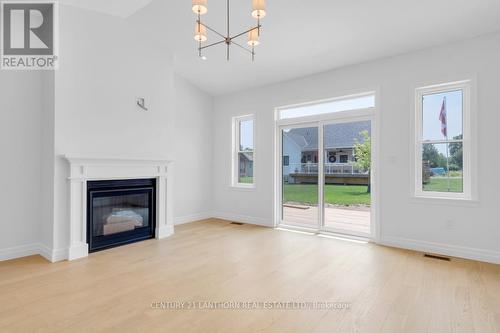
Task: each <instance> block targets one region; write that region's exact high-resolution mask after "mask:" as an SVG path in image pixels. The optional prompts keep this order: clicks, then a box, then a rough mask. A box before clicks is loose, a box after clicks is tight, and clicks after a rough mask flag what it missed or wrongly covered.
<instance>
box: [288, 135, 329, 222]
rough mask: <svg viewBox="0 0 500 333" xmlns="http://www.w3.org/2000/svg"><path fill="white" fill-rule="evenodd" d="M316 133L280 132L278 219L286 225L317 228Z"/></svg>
mask: <svg viewBox="0 0 500 333" xmlns="http://www.w3.org/2000/svg"><path fill="white" fill-rule="evenodd" d="M318 143H319V129H318V126H304V127H301V126H296V127H293V126H292V127H284V128H282V129H281V152H282V156H281V162H282V163H281V168H282V169H281V175H282V182H281V198H282V202H281V216H282V221H283V223H285V224H288V225H294V226H301V227H307V228H318V227H319V215H320V214H319V186H318V184H319V181H318V180H319V173H318V172H319V162H320V161H319V157H320V156H319V147H318Z"/></svg>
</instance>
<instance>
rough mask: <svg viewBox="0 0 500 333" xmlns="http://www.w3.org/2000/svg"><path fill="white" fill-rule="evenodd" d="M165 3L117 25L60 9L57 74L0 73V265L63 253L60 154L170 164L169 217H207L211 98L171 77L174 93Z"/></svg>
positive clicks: (65, 223)
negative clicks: (141, 102)
mask: <svg viewBox="0 0 500 333" xmlns="http://www.w3.org/2000/svg"><path fill="white" fill-rule="evenodd" d="M167 6H168V4H167V3H166V2H163V1H154V2H153V3H152V4H151V5H149V6H147V7H145V8H143V9H142V10H141V11H139V12H138V13H136V14H135V15H133V16H131V17H130V18H128V19H123V18H119V17H114V16H110V15H106V14H100V13H97V12H92V11H88V10H83V9H77V8H74V7H69V6H64V5H61V6H60V68H59V70H58V71H56V72H43V73H42V72H2V73H0V75H1V76H0V89H1V90H0V91H1V94H2V95H1V97H2V98H0V107H1V111H2V112H1V113H0V117H1V126H2V128H1V134H0V135H1V138H0V139H1V142H0V144H1V148H2V150H1V151H2V156H3V160H2V163H1V168H2V169H1V170H0V171H1V173H0V174H1V177H2V178H1V179H2V183H1V185H2V188H3V190H2V191H0V195H1V197H0V204H1V207H0V208H1V209H0V212H2V214H3V215H2V216H3V218H2V219H0V221H1V222H0V223H1V227H2V233H0V260H2V259H7V258H12V257H18V256H23V255H29V254H32V253H41V254H43V255H44V256H46V257H47V258H49V259H53V260H59V259H64V258H65V256H66V255H67V247H68V244H69V212H68V205H69V204H68V196H69V195H68V180H67V176H68V170H67V164H66V161H65V160H64V159H63V158H61V155H64V154H67V155H76V156H90V157H99V156H101V157H123V158H141V157H145V158H168V159H173V160H174V161H175V162H176V163H177V164H178V167H177V168H176V170H178V173H177V174H176V175H175V179H174V183H175V184H176V186H177V188H174V196H175V198H174V209H175V212H174V213H175V221H176V222H178V223H183V222H188V221H192V220H196V219H199V218H204V217H209V216H210V210H211V191H212V181H211V176H212V123H211V117H212V109H213V103H212V102H213V101H212V98H211V97H210V96H209V95H207V94H206V93H204V92H202V91H200V90H199V89H198V88H196V87H194V86H193V85H191V84H190V83H188V82H187V81H185V80H184V79H182V78H180V77H176V80H175V84H176V87H175V89H176V93H175V94H173V90H174V86H173V85H174V73H173V65H172V63H173V55H172V52H171V51H170V50H169V48H168V41H167V40H165V38H164V34H163V33H162V31H164V30H165V29H164V25H165V20H163V19H162V15H163V13H164V12H165V9H166V7H167ZM174 96H175V99H174ZM137 97H145V98H146V103H147V106H148V108H149V111H148V112H144V111H142V110H140V109H139V108H138V107H137V106H136V103H135V102H136V98H137ZM174 103H175V108H174ZM174 110H176V112H175V114H174V113H173V111H174ZM177 110H179V111H177ZM13 143H14V144H13ZM176 155H178V157H177V156H176ZM200 164H201V165H200ZM19 198H22V200H21V201H19V200H18V199H19Z"/></svg>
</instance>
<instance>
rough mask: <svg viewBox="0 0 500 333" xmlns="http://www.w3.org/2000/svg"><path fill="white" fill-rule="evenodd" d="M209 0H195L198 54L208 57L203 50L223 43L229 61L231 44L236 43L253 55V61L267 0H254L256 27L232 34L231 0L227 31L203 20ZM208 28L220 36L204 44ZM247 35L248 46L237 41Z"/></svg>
mask: <svg viewBox="0 0 500 333" xmlns="http://www.w3.org/2000/svg"><path fill="white" fill-rule="evenodd" d="M207 2H208V0H193V7H192V8H193V12H194V13H195V14H196V15H197V17H198V19H197V20H196V27H195V33H194V39H195V40H196V41H197V42H198V56H199V57H200V58H202V59H206V58H205V56H203V50H205V49H207V48H209V47H212V46H216V45H221V44H226V58H227V60H228V61H229V51H230V46H231V45H236V46H238V47H239V48H240V49H242V50H244V51H246V52H248V53H249V54H250V55H251V57H252V61H253V60H255V47H256V46H257V45H259V37H260V30H261V27H262V26H261V24H260V20H261V19H262V18H264V16H266V2H265V0H252V17H253V18H255V19H257V25H256V26H254V27H251V28H250V29H248V30H246V31H243V32H241V33H238V34H235V35H232V36H231V33H230V26H229V21H230V17H229V16H230V15H229V13H230V12H229V0H227V8H226V9H227V30H226V33H225V34H223V33H220V32H218V31H217V30H215V29H212V28H211V27H209V26H208V25H206V24H205V23H203V22H202V21H201V15H204V14H206V13H207V11H208V8H207ZM207 30H209V31H211V32H213V33H214V34H216V35H217V36H218V37H219V40H218V41H216V42H214V43H211V44H208V45H204V44H203V43H204V42H206V41H207V40H208V38H207ZM245 35H247V36H248V41H247V45H248V47H247V46H244V45H242V44H240V43H239V42H237V41H236V39H238V38H240V37H243V36H245Z"/></svg>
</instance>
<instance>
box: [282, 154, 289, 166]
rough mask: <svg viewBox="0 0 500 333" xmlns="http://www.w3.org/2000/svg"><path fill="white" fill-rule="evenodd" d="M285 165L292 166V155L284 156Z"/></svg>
mask: <svg viewBox="0 0 500 333" xmlns="http://www.w3.org/2000/svg"><path fill="white" fill-rule="evenodd" d="M283 166H290V156H283Z"/></svg>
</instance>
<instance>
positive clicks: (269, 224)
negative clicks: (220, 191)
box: [212, 212, 274, 228]
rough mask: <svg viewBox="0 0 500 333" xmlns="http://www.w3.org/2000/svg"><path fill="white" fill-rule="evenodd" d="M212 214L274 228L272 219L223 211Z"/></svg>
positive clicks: (234, 220)
mask: <svg viewBox="0 0 500 333" xmlns="http://www.w3.org/2000/svg"><path fill="white" fill-rule="evenodd" d="M212 216H213V217H214V218H216V219H221V220H227V221H232V222H239V223H245V224H254V225H258V226H262V227H268V228H273V227H274V225H273V221H272V220H271V219H266V218H261V217H254V216H246V215H238V214H231V213H221V212H214V213H213V214H212Z"/></svg>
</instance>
